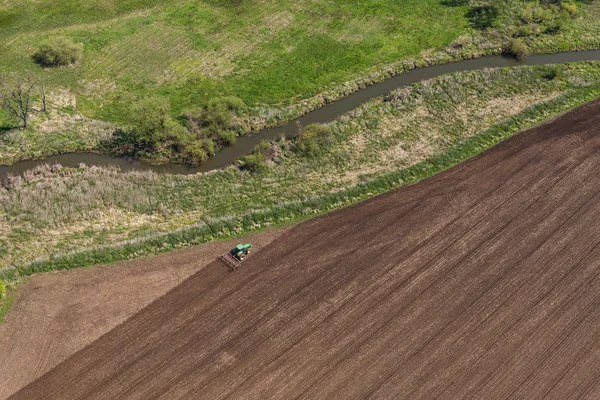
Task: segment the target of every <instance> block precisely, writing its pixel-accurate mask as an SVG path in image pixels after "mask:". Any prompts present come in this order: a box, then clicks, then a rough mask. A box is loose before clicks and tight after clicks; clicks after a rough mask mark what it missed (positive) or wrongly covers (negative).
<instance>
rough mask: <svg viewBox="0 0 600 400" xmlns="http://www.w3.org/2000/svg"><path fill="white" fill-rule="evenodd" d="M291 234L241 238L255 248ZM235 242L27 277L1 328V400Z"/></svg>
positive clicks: (276, 232)
mask: <svg viewBox="0 0 600 400" xmlns="http://www.w3.org/2000/svg"><path fill="white" fill-rule="evenodd" d="M289 229H290V228H279V229H273V230H269V231H264V232H260V233H256V234H253V235H249V236H247V237H244V238H242V239H240V240H241V241H249V242H251V243H252V244H253V245H254V246H255V248H256V250H259V249H260V248H261V247H263V246H265V245H266V244H268V243H270V242H271V241H272V240H274V239H275V238H277V237H279V236H281V235H282V234H284V233H285V232H286V231H288V230H289ZM238 242H239V240H226V241H218V242H212V243H208V244H205V245H202V246H199V247H196V248H193V249H186V250H180V251H175V252H173V253H169V254H165V255H160V256H157V257H153V258H145V259H140V260H136V261H128V262H122V263H118V264H114V265H110V266H98V267H94V268H86V269H76V270H71V271H61V272H56V273H46V274H40V275H34V276H32V277H31V280H30V281H29V282H28V283H27V284H25V285H24V286H22V287H21V288H19V292H18V296H19V297H18V299H17V301H16V304H15V305H14V307H13V308H12V309H11V310H10V312H9V314H8V316H7V318H6V322H5V323H4V324H3V325H1V326H0V382H1V384H0V399H6V398H8V396H10V395H11V394H13V393H14V392H16V391H17V390H19V389H20V388H22V387H23V386H25V385H26V384H28V383H30V382H31V381H33V380H35V379H36V378H38V377H40V376H41V375H42V374H44V373H46V372H48V371H49V370H50V369H52V368H53V367H55V366H56V365H58V364H59V363H60V362H61V361H63V360H65V359H67V358H68V357H69V356H71V355H72V354H74V353H75V352H77V351H78V350H80V349H82V348H83V347H85V346H86V345H88V344H90V343H92V342H93V341H94V340H96V339H98V338H99V337H100V336H102V335H103V334H105V333H106V332H108V331H110V330H111V329H113V328H114V327H115V326H117V325H118V324H120V323H121V322H123V321H125V320H126V319H127V318H129V317H130V316H132V315H133V314H135V313H136V312H138V311H139V310H141V309H142V308H143V307H145V306H146V305H148V304H149V303H150V302H152V301H153V300H155V299H157V298H158V297H160V296H162V295H164V294H165V293H167V291H169V290H170V289H172V288H173V287H175V286H177V285H178V284H179V283H181V282H182V281H183V280H185V279H186V278H187V277H189V276H190V275H192V274H193V273H195V272H197V271H198V270H200V269H201V268H202V267H204V266H206V265H207V264H209V263H210V262H211V261H213V260H214V259H215V257H217V256H218V255H219V254H221V253H224V252H225V251H227V250H228V249H230V248H232V247H233V246H235V245H236V244H237V243H238ZM159 260H162V261H159ZM157 261H159V262H157Z"/></svg>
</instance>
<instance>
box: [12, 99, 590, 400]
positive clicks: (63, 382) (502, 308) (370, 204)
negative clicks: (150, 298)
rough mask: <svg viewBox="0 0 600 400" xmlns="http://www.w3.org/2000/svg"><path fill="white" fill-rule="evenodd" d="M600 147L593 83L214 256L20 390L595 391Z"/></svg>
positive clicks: (349, 394) (216, 395) (57, 395)
mask: <svg viewBox="0 0 600 400" xmlns="http://www.w3.org/2000/svg"><path fill="white" fill-rule="evenodd" d="M599 149H600V102H599V101H596V102H593V103H590V104H587V105H585V106H583V107H581V108H579V109H577V110H575V111H573V112H571V113H569V114H566V115H564V116H563V117H561V118H559V119H557V120H555V121H553V122H552V123H550V124H547V125H544V126H541V127H538V128H536V129H533V130H531V131H529V132H525V133H523V134H520V135H518V136H516V137H514V138H513V139H511V140H509V141H507V142H505V143H503V144H501V145H499V146H497V147H495V148H494V149H492V150H491V151H488V152H486V153H484V154H482V155H481V156H480V157H477V158H475V159H473V160H470V161H469V162H467V163H464V164H462V165H460V166H459V167H457V168H454V169H452V170H449V171H446V172H445V173H442V174H439V175H437V176H435V177H434V178H432V179H428V180H426V181H423V182H421V183H420V184H417V185H414V186H411V187H407V188H403V189H400V190H397V191H394V192H391V193H388V194H386V195H383V196H379V197H376V198H374V199H372V200H370V201H367V202H364V203H361V204H358V205H356V206H354V207H350V208H347V209H344V210H341V211H339V212H335V213H331V214H327V215H325V216H323V217H320V218H316V219H313V220H310V221H308V222H305V223H302V224H300V225H298V226H297V227H295V228H294V229H292V230H291V231H289V232H288V233H287V234H286V235H285V236H284V237H282V238H279V239H277V240H276V241H274V242H273V243H272V244H271V245H269V246H266V247H265V248H263V249H262V250H261V251H260V252H257V253H256V254H253V255H252V256H251V257H250V258H249V259H248V260H247V261H246V262H245V263H244V266H243V267H242V268H241V269H240V270H238V271H236V272H233V273H228V272H227V270H226V269H225V267H223V266H222V265H220V264H219V263H218V262H214V263H212V264H211V265H209V266H208V267H207V268H204V269H201V270H200V271H199V272H197V273H196V274H194V275H193V276H191V277H190V278H189V279H187V280H185V281H184V282H183V283H182V284H181V285H179V286H177V287H175V288H174V289H173V290H172V291H170V292H169V293H168V294H166V295H165V296H163V297H161V298H159V299H158V300H156V301H155V302H153V303H152V304H150V305H149V306H148V307H146V308H144V309H143V310H142V311H140V312H139V313H137V314H136V315H134V316H133V317H131V318H130V319H128V320H127V321H125V322H124V323H123V324H121V325H119V326H118V327H116V328H115V329H113V330H112V331H110V332H109V333H107V334H106V335H104V336H102V337H101V338H100V339H98V340H96V341H95V342H94V343H92V344H91V345H89V346H87V347H86V348H84V349H82V350H81V351H79V352H78V353H76V354H74V355H73V356H72V357H70V358H68V359H67V360H66V361H65V362H63V363H62V364H60V365H58V366H57V367H56V368H54V369H52V370H51V371H50V372H48V373H47V374H45V375H44V376H42V377H41V378H40V379H38V380H36V381H35V382H33V383H32V384H30V385H29V386H27V387H26V388H24V389H23V390H21V391H20V392H18V393H17V394H16V395H15V396H14V397H13V398H14V399H27V400H31V399H69V400H72V399H86V400H87V399H144V400H149V399H158V398H160V399H180V398H186V399H197V398H202V399H220V398H225V397H228V398H238V399H265V398H280V399H292V398H311V399H329V398H337V399H349V398H366V397H368V398H403V399H433V398H441V399H461V398H469V399H537V398H543V397H549V398H554V399H568V398H576V397H580V398H589V399H598V398H600V369H599V368H598V365H600V152H599ZM160 262H163V263H166V264H168V260H167V259H165V258H162V259H161V261H160ZM165 266H168V265H165Z"/></svg>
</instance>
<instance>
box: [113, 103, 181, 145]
mask: <svg viewBox="0 0 600 400" xmlns="http://www.w3.org/2000/svg"><path fill="white" fill-rule="evenodd" d="M170 110H171V108H170V106H169V103H168V102H167V101H166V100H164V99H162V98H156V97H152V98H149V99H145V100H142V101H140V102H138V103H136V104H134V105H133V107H132V109H131V115H130V121H131V123H132V126H131V127H130V128H128V129H122V130H119V131H118V132H117V133H116V134H115V141H116V143H117V144H118V145H120V146H121V149H122V151H123V152H126V153H134V154H136V155H139V154H137V153H152V152H156V151H158V150H160V149H166V148H168V147H171V148H173V149H174V150H175V151H181V150H183V149H184V148H185V146H186V145H187V144H188V143H189V142H190V141H191V140H192V135H190V133H189V132H188V130H187V129H185V128H184V127H183V126H181V125H179V124H178V123H177V122H175V121H173V120H172V119H171V116H170Z"/></svg>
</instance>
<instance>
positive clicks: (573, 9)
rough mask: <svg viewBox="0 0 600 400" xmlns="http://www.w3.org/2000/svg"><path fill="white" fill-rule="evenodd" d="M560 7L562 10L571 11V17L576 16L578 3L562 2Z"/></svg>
mask: <svg viewBox="0 0 600 400" xmlns="http://www.w3.org/2000/svg"><path fill="white" fill-rule="evenodd" d="M560 8H561V9H562V10H564V11H566V12H567V13H569V15H570V16H571V17H574V16H576V15H577V4H575V3H567V2H562V3H561V4H560Z"/></svg>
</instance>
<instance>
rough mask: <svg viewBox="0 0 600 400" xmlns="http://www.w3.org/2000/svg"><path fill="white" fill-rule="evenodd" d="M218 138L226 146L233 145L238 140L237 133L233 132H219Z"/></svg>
mask: <svg viewBox="0 0 600 400" xmlns="http://www.w3.org/2000/svg"><path fill="white" fill-rule="evenodd" d="M218 136H219V139H220V141H221V143H223V144H224V145H225V146H229V145H232V144H234V143H235V141H236V140H237V135H236V133H235V132H232V131H219V132H218Z"/></svg>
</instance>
